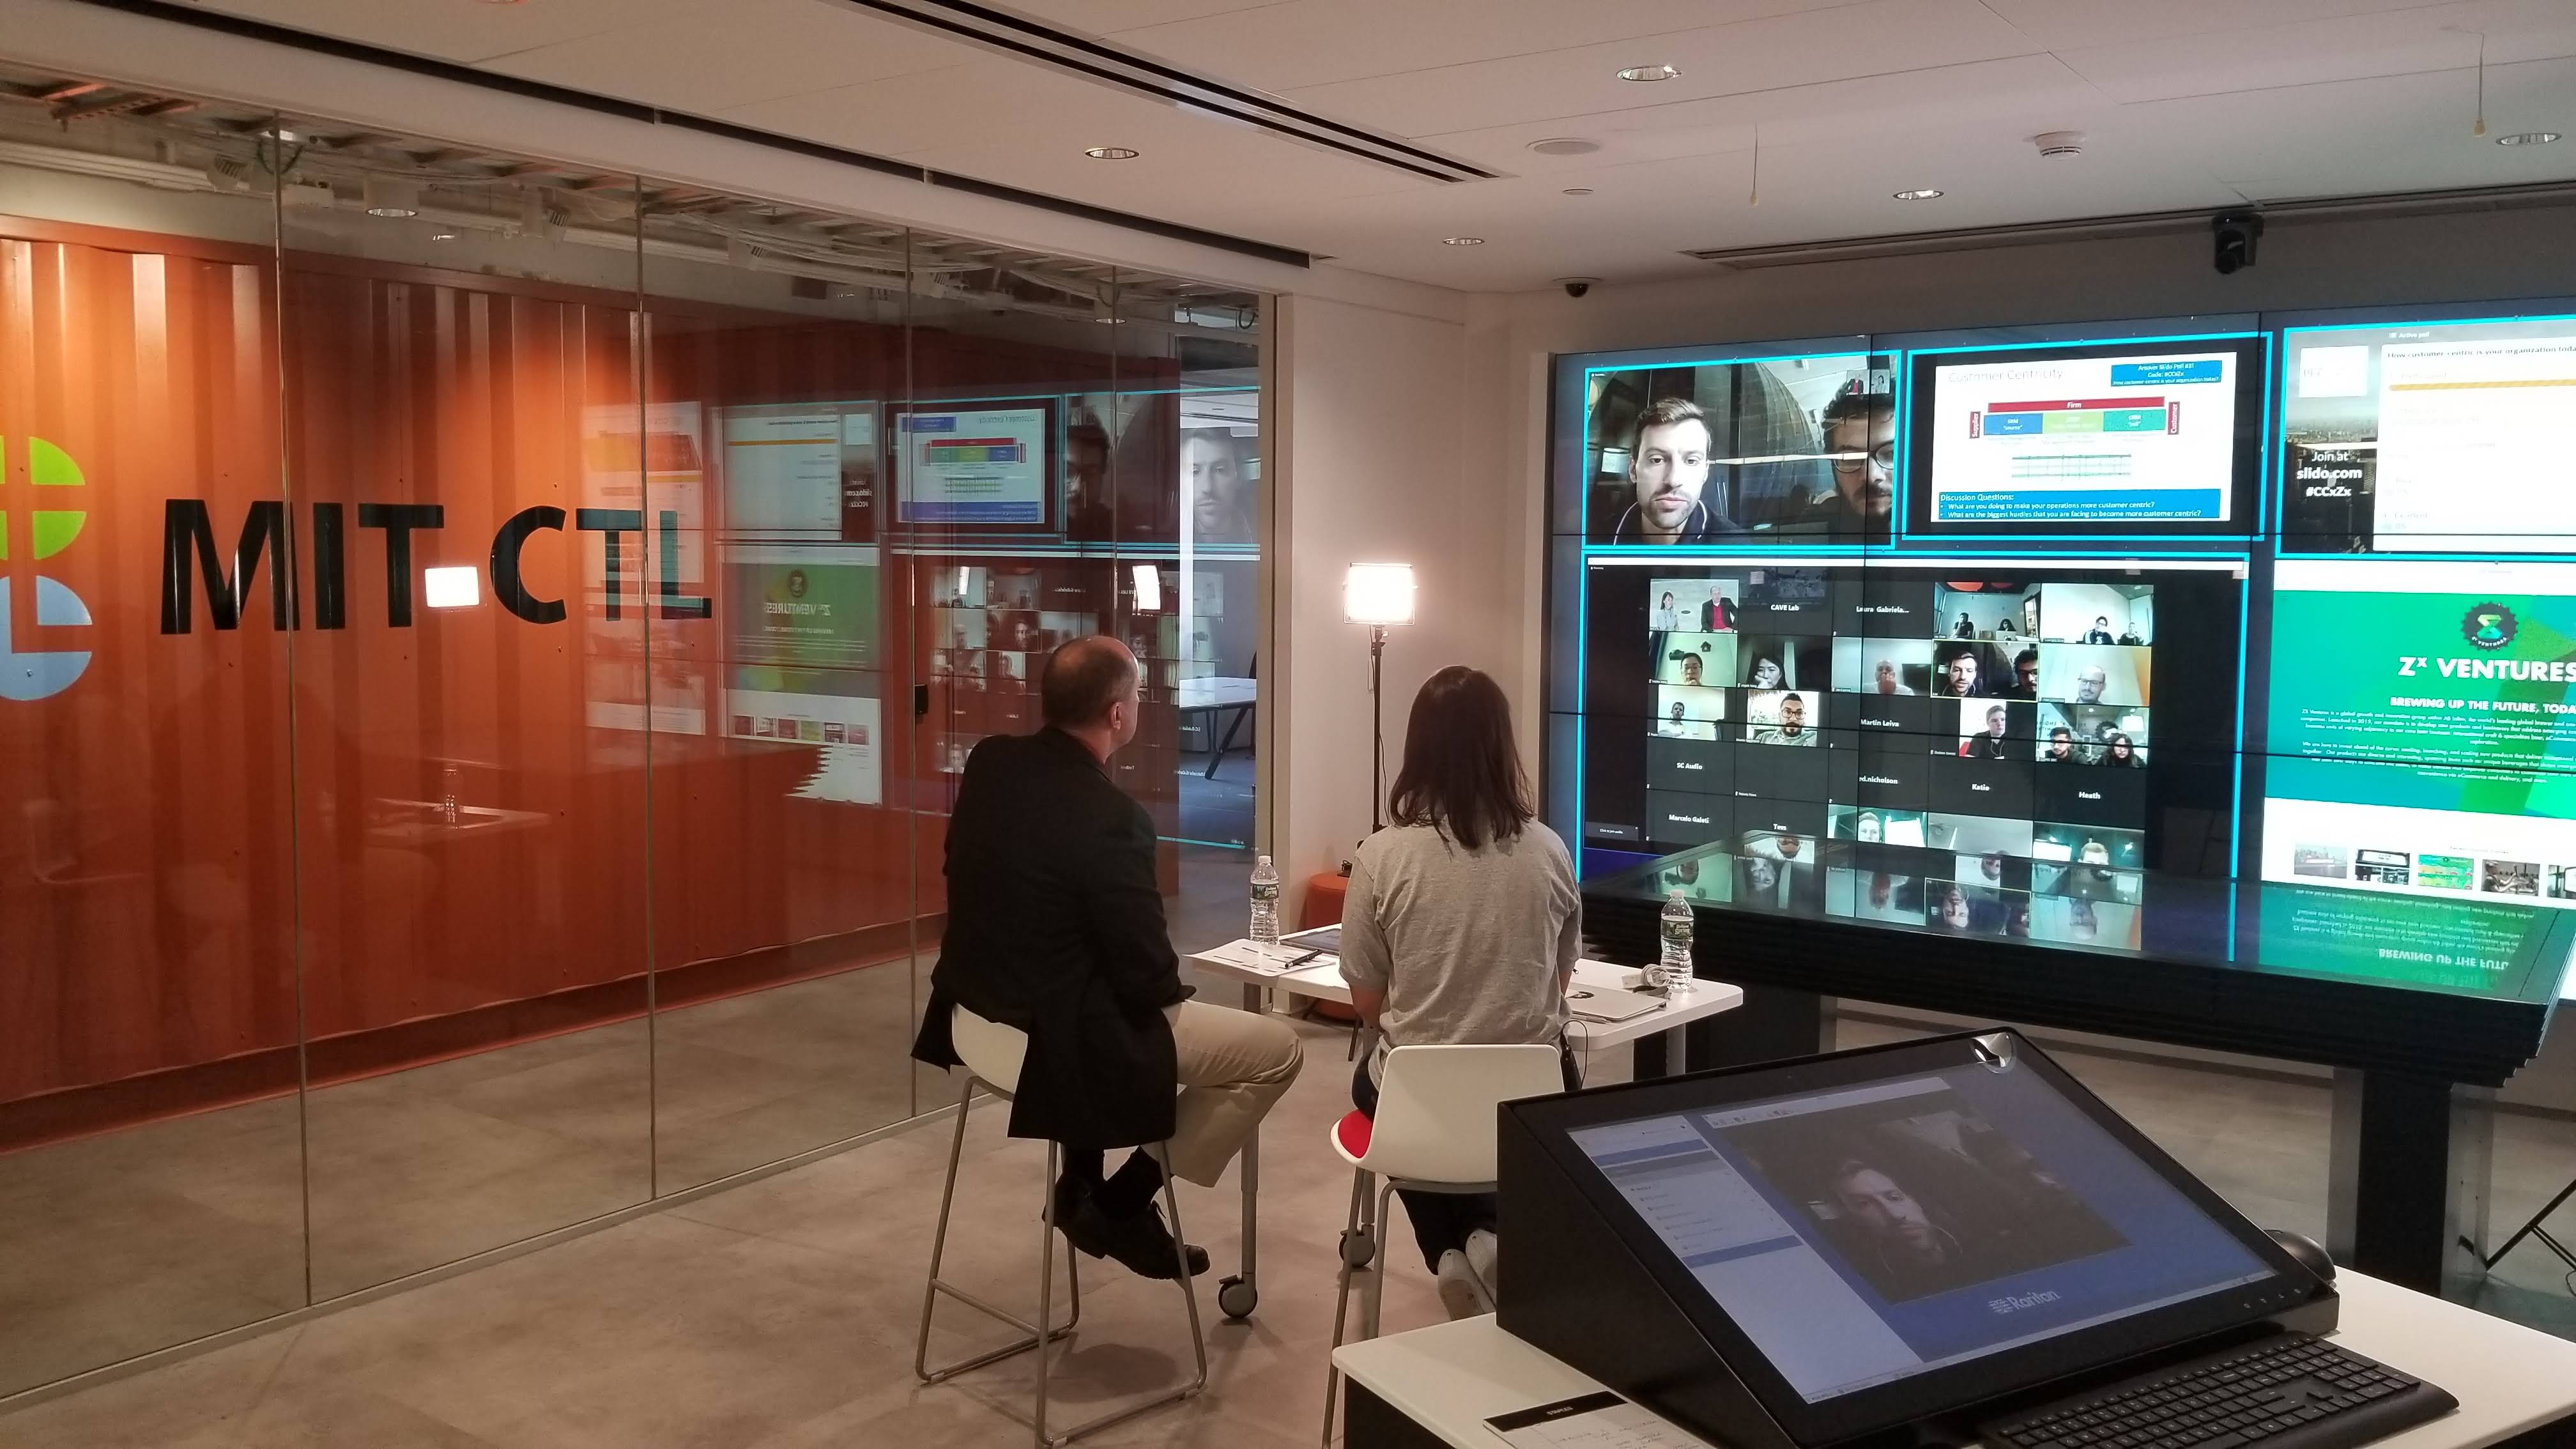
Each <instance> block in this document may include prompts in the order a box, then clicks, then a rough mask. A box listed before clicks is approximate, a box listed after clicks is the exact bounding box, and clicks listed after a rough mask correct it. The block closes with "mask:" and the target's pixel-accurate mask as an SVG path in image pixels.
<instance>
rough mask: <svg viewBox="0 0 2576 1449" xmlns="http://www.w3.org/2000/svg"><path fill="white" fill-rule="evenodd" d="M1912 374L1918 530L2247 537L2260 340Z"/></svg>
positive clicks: (2158, 344)
mask: <svg viewBox="0 0 2576 1449" xmlns="http://www.w3.org/2000/svg"><path fill="white" fill-rule="evenodd" d="M1910 365H1911V368H1912V389H1911V403H1912V414H1913V415H1912V418H1911V421H1910V424H1909V428H1910V431H1911V434H1912V441H1913V446H1914V458H1913V461H1914V468H1913V471H1912V476H1911V477H1910V479H1909V487H1910V489H1911V493H1912V496H1911V501H1910V505H1909V519H1910V522H1911V524H1912V525H1913V528H1914V529H1915V530H1916V531H1919V532H1924V533H1961V532H1973V531H1987V532H1991V531H1993V530H1994V529H1996V528H1998V527H2003V528H2009V529H2013V530H2020V529H2025V528H2030V527H2033V526H2036V527H2040V528H2043V529H2068V528H2074V529H2083V530H2104V529H2112V530H2132V531H2155V532H2170V531H2177V530H2179V531H2185V532H2209V531H2213V530H2214V531H2227V532H2237V533H2242V532H2245V531H2247V527H2246V525H2247V523H2248V521H2249V520H2250V515H2251V514H2252V512H2253V500H2254V498H2255V496H2256V489H2255V478H2256V474H2257V472H2258V471H2259V468H2260V459H2261V456H2262V455H2261V450H2260V444H2259V440H2260V436H2261V433H2260V426H2259V423H2260V419H2261V416H2262V368H2263V340H2262V339H2261V338H2260V337H2258V336H2226V337H2212V338H2207V339H2188V338H2182V339H2174V340H2171V341H2164V340H2147V341H2133V342H2118V343H2093V344H2081V345H2064V346H2057V345H2051V346H2034V347H2019V348H1983V349H1976V350H1966V351H1950V350H1940V351H1928V352H1920V353H1916V354H1914V355H1913V357H1912V359H1911V364H1910Z"/></svg>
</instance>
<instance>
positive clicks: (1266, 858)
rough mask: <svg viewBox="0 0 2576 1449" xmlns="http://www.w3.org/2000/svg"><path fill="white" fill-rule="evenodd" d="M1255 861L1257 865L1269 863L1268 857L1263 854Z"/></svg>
mask: <svg viewBox="0 0 2576 1449" xmlns="http://www.w3.org/2000/svg"><path fill="white" fill-rule="evenodd" d="M1255 863H1256V864H1259V865H1268V864H1269V863H1270V857H1269V856H1266V855H1265V856H1263V857H1261V859H1260V860H1259V861H1257V862H1255Z"/></svg>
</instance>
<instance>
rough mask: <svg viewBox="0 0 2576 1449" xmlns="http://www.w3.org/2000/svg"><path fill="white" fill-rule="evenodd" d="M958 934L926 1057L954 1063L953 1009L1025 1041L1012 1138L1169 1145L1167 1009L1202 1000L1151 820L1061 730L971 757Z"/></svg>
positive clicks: (919, 1044)
mask: <svg viewBox="0 0 2576 1449" xmlns="http://www.w3.org/2000/svg"><path fill="white" fill-rule="evenodd" d="M947 870H948V930H947V933H946V935H945V936H944V937H943V938H942V939H941V941H940V944H939V966H938V968H937V969H936V970H934V971H932V972H931V974H930V1002H929V1005H928V1008H927V1011H926V1013H925V1015H924V1017H923V1020H922V1024H921V1036H920V1038H919V1040H917V1041H915V1042H914V1043H913V1048H912V1054H913V1056H914V1057H915V1058H917V1059H919V1060H921V1061H925V1062H928V1063H930V1064H931V1065H932V1066H935V1067H950V1066H955V1065H957V1053H956V1049H955V1047H954V1046H953V1045H952V1044H951V1043H950V1041H949V1035H948V1011H949V1008H950V1007H951V1006H955V1005H962V1006H964V1007H965V1008H966V1009H967V1010H969V1011H972V1012H974V1013H975V1014H976V1015H978V1016H981V1017H984V1018H986V1019H988V1020H991V1021H997V1022H1000V1023H1002V1024H1003V1025H1006V1026H1015V1027H1018V1028H1019V1029H1020V1030H1022V1031H1024V1032H1027V1033H1028V1036H1029V1054H1028V1060H1027V1063H1026V1064H1025V1065H1024V1066H1023V1067H1022V1068H1021V1069H1020V1090H1019V1094H1018V1096H1017V1097H1016V1099H1015V1100H1014V1101H1013V1102H1012V1104H1011V1135H1012V1136H1014V1137H1044V1138H1052V1139H1053V1140H1055V1141H1057V1142H1061V1143H1063V1144H1065V1145H1066V1146H1067V1147H1072V1148H1080V1149H1098V1148H1108V1147H1133V1146H1137V1145H1139V1144H1141V1143H1147V1142H1160V1141H1163V1140H1164V1139H1166V1138H1168V1137H1170V1136H1171V1135H1172V1094H1173V1092H1174V1091H1175V1090H1176V1088H1177V1086H1178V1083H1179V1068H1178V1065H1177V1063H1176V1062H1175V1059H1174V1055H1173V1050H1172V1028H1171V1023H1170V1022H1168V1021H1166V1020H1165V1019H1164V1017H1163V1008H1164V1007H1166V1006H1169V1005H1171V1004H1172V1003H1174V1002H1176V1001H1180V1000H1183V999H1184V998H1186V997H1188V996H1189V995H1190V988H1188V987H1186V986H1183V985H1182V984H1181V963H1180V958H1179V957H1177V956H1175V955H1174V954H1173V952H1172V941H1171V937H1170V935H1169V934H1168V933H1167V931H1166V929H1165V927H1164V924H1163V897H1162V894H1161V892H1160V891H1159V890H1157V889H1156V887H1155V882H1154V825H1153V822H1152V820H1150V819H1149V818H1147V816H1146V814H1145V807H1144V806H1142V805H1139V804H1137V803H1136V802H1135V801H1134V800H1131V799H1129V798H1128V797H1127V796H1126V795H1125V794H1124V793H1122V792H1121V791H1120V790H1119V788H1118V787H1117V786H1116V785H1114V784H1112V783H1110V779H1109V776H1108V774H1107V772H1105V771H1103V770H1102V769H1101V767H1100V764H1099V762H1098V761H1096V760H1094V759H1093V758H1092V756H1091V752H1090V751H1089V750H1088V749H1086V748H1084V747H1083V744H1082V742H1081V741H1079V740H1077V739H1075V738H1073V737H1072V736H1071V735H1068V734H1065V733H1063V732H1061V731H1059V730H1053V729H1044V730H1040V731H1038V732H1037V733H1036V734H1033V735H996V736H993V737H992V738H990V739H987V740H985V741H984V742H983V743H982V744H979V745H977V746H976V747H975V752H974V753H973V754H972V755H969V756H968V757H967V759H966V774H965V778H964V780H963V782H962V783H961V784H960V785H959V786H958V789H957V804H956V807H955V809H954V810H953V811H952V812H951V814H950V816H949V821H948V868H947Z"/></svg>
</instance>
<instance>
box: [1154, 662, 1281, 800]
mask: <svg viewBox="0 0 2576 1449" xmlns="http://www.w3.org/2000/svg"><path fill="white" fill-rule="evenodd" d="M1259 703H1261V681H1260V680H1257V679H1238V678H1235V677H1234V676H1232V675H1222V674H1210V675H1201V676H1200V677H1198V678H1196V679H1184V680H1182V681H1181V682H1180V685H1179V687H1177V688H1175V689H1174V690H1173V691H1172V710H1173V713H1174V714H1177V715H1188V714H1206V713H1210V712H1212V711H1215V710H1221V709H1230V710H1233V711H1234V717H1233V718H1232V719H1229V720H1227V721H1226V722H1225V738H1224V739H1222V740H1211V741H1209V742H1208V743H1209V749H1208V764H1207V771H1206V774H1207V778H1209V779H1211V780H1213V779H1215V778H1216V767H1217V766H1219V765H1221V764H1224V763H1225V757H1226V754H1227V752H1228V751H1230V750H1232V749H1233V748H1234V737H1235V734H1236V733H1237V732H1238V731H1240V730H1241V729H1242V728H1243V722H1244V720H1245V719H1246V718H1248V717H1249V716H1250V715H1251V714H1252V711H1253V707H1254V706H1256V705H1258V704H1259Z"/></svg>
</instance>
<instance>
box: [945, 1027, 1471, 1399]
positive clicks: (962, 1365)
mask: <svg viewBox="0 0 2576 1449" xmlns="http://www.w3.org/2000/svg"><path fill="white" fill-rule="evenodd" d="M948 1034H949V1040H950V1042H951V1043H952V1044H953V1045H954V1046H955V1047H956V1049H957V1057H958V1060H960V1061H962V1062H963V1063H965V1066H966V1081H965V1083H964V1085H963V1086H961V1087H959V1089H958V1092H957V1130H956V1132H955V1133H954V1134H953V1135H952V1136H951V1137H950V1138H949V1141H948V1185H947V1186H946V1188H944V1189H943V1190H942V1191H941V1192H940V1195H939V1231H938V1233H937V1235H936V1236H934V1237H933V1238H932V1239H931V1241H930V1282H929V1286H928V1287H926V1288H924V1289H923V1290H922V1294H921V1333H920V1336H919V1338H918V1339H917V1340H916V1341H915V1342H914V1344H913V1352H912V1371H913V1374H914V1376H915V1377H917V1378H919V1379H920V1380H921V1381H922V1382H923V1383H925V1384H937V1383H945V1382H947V1381H948V1380H950V1379H953V1378H955V1377H957V1376H958V1375H959V1374H962V1373H965V1372H967V1371H968V1370H970V1369H979V1368H982V1367H983V1366H984V1365H986V1364H989V1363H998V1362H1000V1361H1001V1360H1003V1359H1006V1358H1009V1357H1011V1356H1012V1355H1014V1354H1021V1353H1026V1352H1028V1351H1029V1350H1030V1349H1036V1350H1037V1351H1038V1387H1037V1410H1036V1412H1035V1414H1034V1415H1032V1416H1031V1418H1030V1419H1029V1420H1028V1423H1029V1426H1030V1428H1032V1429H1033V1430H1035V1431H1036V1435H1037V1439H1036V1444H1037V1449H1056V1446H1058V1445H1062V1444H1069V1443H1072V1442H1073V1441H1074V1440H1076V1439H1079V1438H1081V1437H1082V1436H1083V1435H1085V1434H1089V1433H1092V1432H1094V1431H1096V1430H1100V1429H1106V1428H1108V1427H1109V1426H1110V1425H1112V1424H1119V1423H1124V1422H1126V1421H1127V1420H1129V1419H1132V1418H1134V1417H1136V1416H1137V1415H1138V1414H1141V1413H1144V1412H1145V1411H1146V1410H1148V1409H1158V1408H1161V1407H1162V1406H1164V1405H1165V1404H1177V1403H1180V1402H1181V1401H1182V1400H1184V1399H1188V1398H1192V1397H1194V1396H1195V1395H1197V1394H1198V1393H1199V1391H1200V1390H1202V1389H1205V1388H1206V1387H1207V1379H1208V1361H1207V1340H1206V1339H1205V1337H1203V1336H1202V1335H1201V1333H1200V1331H1199V1300H1198V1294H1197V1293H1196V1291H1194V1290H1193V1289H1192V1288H1191V1286H1190V1264H1189V1249H1188V1247H1187V1246H1186V1244H1185V1243H1184V1241H1183V1239H1182V1237H1181V1202H1180V1197H1179V1195H1178V1194H1177V1193H1175V1192H1174V1191H1173V1189H1172V1179H1171V1175H1170V1174H1169V1173H1166V1174H1164V1177H1163V1208H1164V1211H1165V1212H1166V1213H1167V1214H1168V1215H1169V1216H1170V1218H1171V1229H1172V1243H1173V1249H1174V1253H1173V1256H1174V1258H1175V1259H1176V1260H1177V1261H1176V1262H1175V1264H1174V1266H1175V1267H1176V1268H1178V1269H1179V1272H1180V1284H1181V1301H1182V1303H1183V1304H1185V1305H1186V1306H1187V1307H1188V1309H1189V1318H1190V1348H1191V1349H1192V1351H1193V1352H1195V1353H1196V1354H1197V1355H1198V1370H1199V1371H1198V1377H1197V1378H1195V1379H1192V1380H1191V1381H1190V1382H1189V1383H1187V1384H1184V1385H1182V1386H1181V1387H1179V1388H1177V1389H1174V1390H1172V1391H1170V1392H1169V1393H1165V1394H1162V1395H1159V1396H1157V1397H1155V1398H1151V1399H1147V1400H1146V1401H1144V1402H1143V1403H1141V1404H1136V1405H1132V1406H1130V1407H1128V1408H1124V1409H1118V1410H1114V1411H1112V1412H1110V1413H1107V1414H1103V1415H1101V1416H1099V1417H1098V1418H1095V1419H1090V1420H1087V1421H1085V1422H1083V1423H1080V1424H1077V1425H1075V1426H1074V1427H1072V1428H1070V1429H1067V1430H1065V1431H1064V1432H1063V1433H1061V1434H1057V1435H1054V1436H1052V1437H1050V1436H1049V1435H1048V1434H1047V1368H1048V1365H1047V1352H1046V1350H1047V1345H1048V1344H1051V1343H1053V1342H1055V1341H1056V1340H1058V1339H1061V1338H1064V1337H1066V1336H1067V1335H1069V1334H1071V1333H1072V1332H1073V1329H1074V1325H1075V1324H1077V1323H1080V1322H1081V1321H1082V1279H1081V1277H1080V1270H1079V1269H1078V1268H1076V1267H1075V1266H1074V1264H1075V1261H1076V1260H1077V1259H1078V1258H1079V1257H1080V1256H1081V1255H1080V1254H1079V1253H1077V1252H1076V1251H1075V1250H1074V1247H1073V1244H1072V1243H1071V1242H1070V1241H1068V1242H1067V1243H1066V1244H1065V1246H1064V1269H1065V1281H1066V1283H1067V1284H1068V1285H1069V1286H1070V1290H1071V1291H1070V1295H1069V1296H1070V1297H1071V1299H1072V1312H1071V1314H1070V1315H1069V1316H1068V1317H1067V1318H1066V1319H1065V1322H1064V1326H1063V1327H1061V1328H1055V1329H1042V1328H1040V1327H1039V1325H1040V1324H1043V1323H1045V1322H1046V1321H1047V1320H1048V1318H1049V1317H1050V1316H1051V1313H1050V1310H1051V1308H1052V1306H1053V1302H1052V1300H1053V1297H1054V1292H1055V1274H1054V1271H1053V1269H1054V1266H1055V1265H1054V1262H1053V1258H1054V1255H1055V1236H1056V1233H1055V1182H1056V1170H1057V1158H1058V1155H1059V1154H1060V1152H1061V1151H1062V1149H1061V1148H1060V1147H1059V1145H1058V1144H1056V1143H1054V1142H1049V1143H1047V1159H1046V1178H1045V1180H1044V1181H1043V1182H1042V1183H1041V1184H1040V1185H1039V1186H1040V1192H1041V1195H1042V1196H1043V1198H1044V1202H1043V1204H1042V1205H1041V1207H1040V1208H1039V1211H1038V1315H1037V1322H1036V1323H1031V1322H1029V1321H1027V1320H1025V1319H1023V1318H1021V1317H1020V1316H1019V1315H1017V1314H1014V1313H1009V1312H1006V1311H1004V1310H1003V1309H1000V1308H997V1307H995V1306H993V1305H992V1304H990V1303H987V1302H985V1301H984V1300H983V1299H981V1298H978V1297H976V1296H975V1295H974V1294H972V1293H969V1292H967V1291H966V1290H964V1289H962V1288H959V1287H958V1286H957V1285H956V1284H954V1283H950V1282H948V1281H947V1280H945V1279H943V1278H941V1277H940V1276H939V1261H940V1258H941V1257H942V1255H944V1254H945V1253H946V1252H947V1249H948V1212H949V1208H950V1206H951V1205H952V1204H953V1203H954V1202H955V1201H956V1199H957V1164H958V1160H959V1158H960V1157H961V1156H963V1154H964V1152H965V1150H966V1110H967V1107H968V1106H969V1105H970V1104H971V1103H972V1102H973V1101H974V1098H975V1088H976V1087H977V1086H978V1085H981V1086H983V1087H984V1088H986V1089H987V1090H989V1091H991V1092H992V1094H993V1095H994V1096H996V1097H999V1098H1001V1099H1002V1100H1003V1101H1005V1102H1008V1101H1010V1100H1011V1098H1012V1094H1013V1093H1015V1092H1017V1091H1018V1090H1019V1086H1020V1067H1021V1064H1022V1063H1023V1062H1025V1061H1026V1060H1027V1058H1028V1053H1029V1039H1028V1035H1027V1034H1026V1033H1025V1032H1022V1031H1021V1030H1020V1029H1019V1028H1017V1027H1011V1026H1003V1025H1001V1024H1000V1023H998V1022H992V1021H986V1020H985V1019H984V1018H982V1017H980V1016H977V1015H976V1014H975V1013H973V1012H971V1011H968V1010H967V1009H966V1008H964V1007H962V1006H959V1007H952V1008H950V1011H949V1016H948ZM1492 1136H1493V1128H1492V1124H1490V1123H1488V1124H1487V1126H1486V1137H1487V1139H1488V1143H1487V1156H1488V1157H1490V1156H1491V1155H1492V1148H1491V1140H1490V1139H1491V1138H1492ZM942 1293H945V1294H947V1295H948V1296H949V1297H951V1298H954V1299H956V1300H957V1301H958V1302H960V1303H963V1304H965V1305H966V1306H967V1307H969V1308H972V1309H975V1310H976V1311H977V1312H980V1313H983V1314H985V1315H987V1316H988V1317H992V1318H997V1319H1000V1320H1001V1321H1002V1322H1004V1323H1007V1324H1009V1325H1011V1326H1012V1327H1014V1328H1016V1329H1018V1330H1020V1332H1022V1333H1024V1334H1026V1335H1028V1336H1027V1337H1026V1338H1022V1339H1020V1340H1018V1341H1017V1342H1015V1343H1010V1344H1006V1345H1004V1346H1003V1347H1001V1348H997V1349H994V1350H993V1351H991V1352H990V1353H982V1354H977V1355H976V1356H974V1357H973V1358H968V1359H963V1360H960V1361H959V1362H956V1363H952V1364H949V1365H948V1366H946V1367H945V1368H937V1369H934V1368H931V1367H930V1316H931V1313H932V1311H933V1310H934V1309H936V1308H937V1307H938V1304H939V1295H940V1294H942ZM1015 1417H1016V1416H1015Z"/></svg>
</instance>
